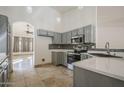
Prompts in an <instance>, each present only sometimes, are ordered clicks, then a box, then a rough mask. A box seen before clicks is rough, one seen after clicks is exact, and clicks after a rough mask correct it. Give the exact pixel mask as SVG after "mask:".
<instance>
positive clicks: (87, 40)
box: [83, 25, 92, 43]
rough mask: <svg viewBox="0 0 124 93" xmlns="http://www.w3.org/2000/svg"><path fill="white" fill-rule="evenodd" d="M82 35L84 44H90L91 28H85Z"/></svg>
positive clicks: (89, 26)
mask: <svg viewBox="0 0 124 93" xmlns="http://www.w3.org/2000/svg"><path fill="white" fill-rule="evenodd" d="M83 29H84V33H85V42H86V43H91V41H92V40H91V38H92V35H91V32H92V26H91V25H88V26H85V27H84V28H83Z"/></svg>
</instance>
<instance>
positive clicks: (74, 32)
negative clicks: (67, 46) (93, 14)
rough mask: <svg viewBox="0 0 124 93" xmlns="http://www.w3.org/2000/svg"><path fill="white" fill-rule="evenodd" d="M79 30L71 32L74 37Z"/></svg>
mask: <svg viewBox="0 0 124 93" xmlns="http://www.w3.org/2000/svg"><path fill="white" fill-rule="evenodd" d="M78 31H79V29H75V30H73V31H72V32H71V33H72V37H73V36H76V35H78Z"/></svg>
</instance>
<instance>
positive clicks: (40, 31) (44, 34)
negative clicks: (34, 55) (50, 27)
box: [37, 29, 47, 36]
mask: <svg viewBox="0 0 124 93" xmlns="http://www.w3.org/2000/svg"><path fill="white" fill-rule="evenodd" d="M37 35H38V36H47V31H45V30H42V29H38V30H37Z"/></svg>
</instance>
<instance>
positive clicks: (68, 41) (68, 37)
mask: <svg viewBox="0 0 124 93" xmlns="http://www.w3.org/2000/svg"><path fill="white" fill-rule="evenodd" d="M66 35H67V38H66V43H67V44H71V37H72V33H71V31H70V32H66Z"/></svg>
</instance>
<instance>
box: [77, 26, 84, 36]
mask: <svg viewBox="0 0 124 93" xmlns="http://www.w3.org/2000/svg"><path fill="white" fill-rule="evenodd" d="M82 34H84V30H83V27H82V28H79V30H78V35H82Z"/></svg>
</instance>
